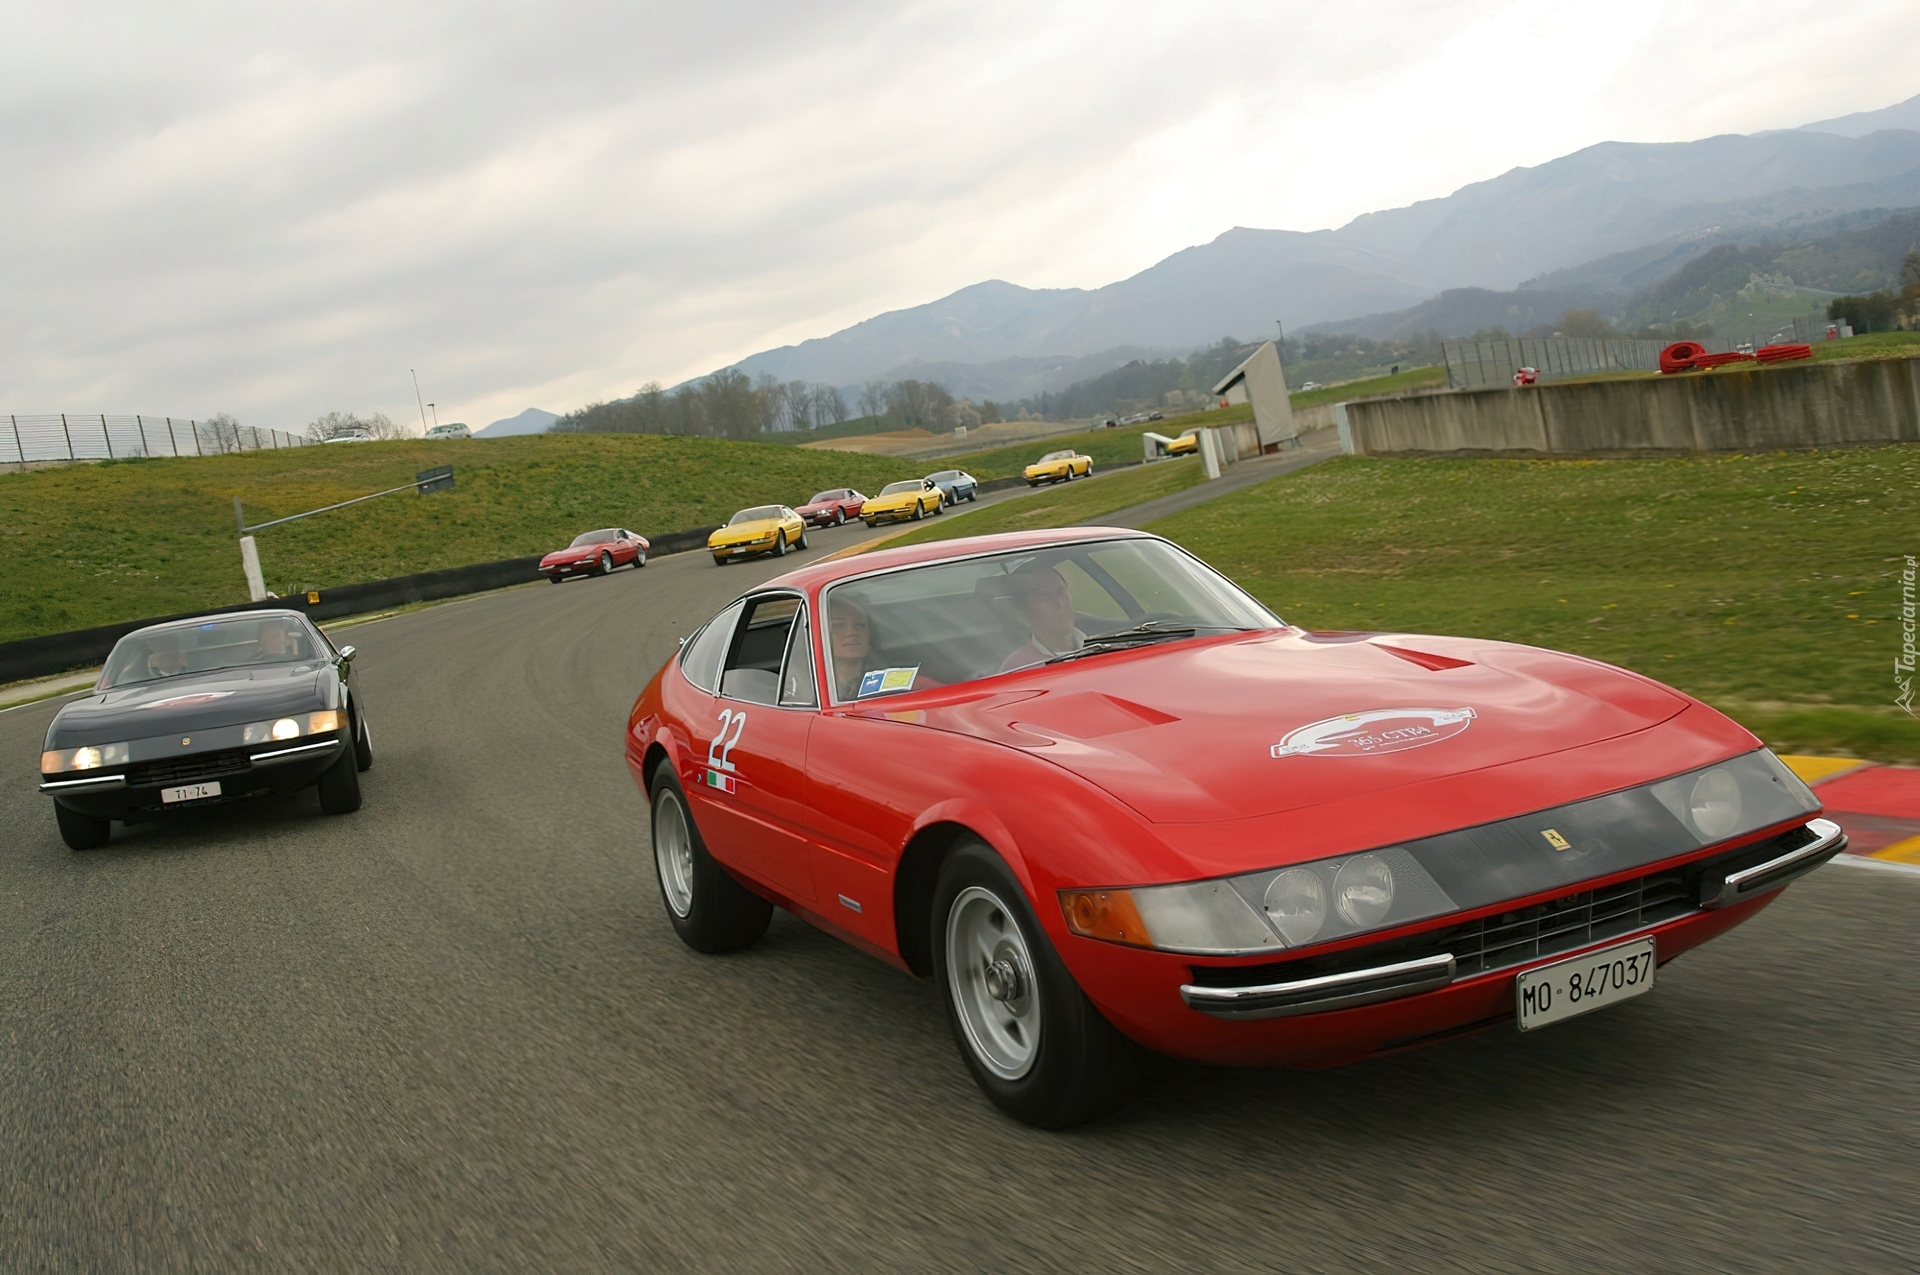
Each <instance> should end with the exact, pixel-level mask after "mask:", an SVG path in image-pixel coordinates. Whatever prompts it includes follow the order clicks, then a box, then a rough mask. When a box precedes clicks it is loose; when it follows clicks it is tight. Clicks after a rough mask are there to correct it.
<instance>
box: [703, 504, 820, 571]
mask: <svg viewBox="0 0 1920 1275" xmlns="http://www.w3.org/2000/svg"><path fill="white" fill-rule="evenodd" d="M806 547H807V520H806V519H804V518H802V517H801V516H800V515H799V514H797V513H795V512H793V510H791V509H789V508H787V507H786V506H785V505H755V506H754V507H753V508H752V509H742V510H741V511H740V512H739V513H737V514H735V515H734V516H733V517H731V518H729V519H727V525H726V526H724V527H721V528H718V529H717V530H715V531H714V533H713V534H712V535H710V536H708V537H707V551H708V552H709V553H711V554H713V561H714V565H715V566H721V567H724V566H726V565H727V564H728V563H729V562H732V561H733V560H734V559H736V558H747V557H751V556H752V555H754V554H756V553H770V554H772V555H774V556H775V557H776V558H780V557H785V556H786V553H787V551H788V550H789V549H804V548H806Z"/></svg>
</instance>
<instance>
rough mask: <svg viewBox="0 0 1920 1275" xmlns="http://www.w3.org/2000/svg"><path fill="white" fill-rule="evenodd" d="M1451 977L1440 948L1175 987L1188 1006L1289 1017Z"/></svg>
mask: <svg viewBox="0 0 1920 1275" xmlns="http://www.w3.org/2000/svg"><path fill="white" fill-rule="evenodd" d="M1451 982H1453V956H1452V955H1451V954H1450V953H1446V952H1442V953H1441V954H1440V955H1438V956H1425V957H1422V958H1420V959H1419V960H1417V961H1402V962H1400V963H1398V964H1396V965H1380V966H1376V967H1375V968H1373V969H1370V970H1353V971H1350V972H1349V973H1345V974H1326V975H1322V976H1321V977H1319V978H1302V979H1296V980H1294V981H1293V982H1290V983H1268V984H1266V985H1265V986H1262V987H1200V986H1197V985H1195V984H1192V983H1188V984H1185V985H1183V986H1182V987H1181V988H1180V999H1181V1000H1184V1001H1185V1002H1186V1003H1187V1006H1188V1008H1190V1009H1197V1010H1199V1011H1200V1012H1201V1013H1203V1014H1211V1015H1212V1016H1213V1017H1215V1018H1239V1019H1246V1018H1289V1017H1292V1016H1293V1015H1295V1014H1320V1013H1324V1012H1326V1011H1327V1010H1330V1009H1352V1008H1353V1007H1354V1006H1356V1005H1371V1004H1374V1003H1375V1002H1376V1001H1388V1000H1393V999H1395V998H1396V997H1400V996H1412V995H1414V994H1415V993H1416V992H1430V991H1433V990H1434V989H1435V988H1440V987H1445V986H1446V985H1447V984H1449V983H1451Z"/></svg>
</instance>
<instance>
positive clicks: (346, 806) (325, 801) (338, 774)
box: [317, 748, 360, 815]
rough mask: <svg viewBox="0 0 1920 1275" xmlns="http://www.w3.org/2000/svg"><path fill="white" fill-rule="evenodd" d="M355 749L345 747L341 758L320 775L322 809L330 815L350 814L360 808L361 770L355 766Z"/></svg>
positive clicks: (319, 785)
mask: <svg viewBox="0 0 1920 1275" xmlns="http://www.w3.org/2000/svg"><path fill="white" fill-rule="evenodd" d="M353 754H354V750H353V749H351V748H345V749H342V750H341V751H340V758H339V760H338V761H336V762H334V763H333V765H331V766H329V767H327V769H326V771H325V773H323V774H322V775H321V776H320V782H319V784H318V785H317V787H318V788H319V790H320V810H321V812H322V813H323V814H329V815H350V814H352V813H353V812H354V811H356V810H358V809H360V772H359V770H358V769H356V768H355V763H354V757H353Z"/></svg>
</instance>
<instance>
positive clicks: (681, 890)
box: [653, 765, 773, 955]
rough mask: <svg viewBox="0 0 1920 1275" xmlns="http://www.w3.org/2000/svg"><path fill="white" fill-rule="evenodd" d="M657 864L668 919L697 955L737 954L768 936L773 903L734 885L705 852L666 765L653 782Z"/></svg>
mask: <svg viewBox="0 0 1920 1275" xmlns="http://www.w3.org/2000/svg"><path fill="white" fill-rule="evenodd" d="M653 864H654V870H655V873H656V875H657V876H658V877H659V878H660V898H661V901H662V902H664V903H665V904H666V905H667V920H668V921H670V922H671V923H672V924H673V932H674V933H675V934H678V935H679V936H680V941H681V942H683V943H685V944H686V945H687V946H688V947H690V948H692V949H693V950H694V951H696V952H706V953H708V954H710V955H715V954H718V953H721V952H737V951H739V950H740V949H741V948H743V947H749V946H751V945H752V944H753V943H755V942H756V941H758V939H759V938H760V936H761V935H762V934H765V933H766V932H767V924H768V923H769V922H770V921H771V920H772V919H773V904H771V903H769V902H767V901H766V900H765V899H763V898H761V897H760V896H759V895H757V894H755V893H754V892H753V891H751V890H749V889H747V887H745V886H743V885H741V884H740V883H739V882H738V881H735V880H734V879H733V878H732V877H731V876H729V875H728V874H727V870H726V869H725V868H723V867H721V866H720V864H719V863H718V862H717V861H715V859H714V857H713V856H712V855H710V854H708V853H707V847H706V843H705V842H703V841H701V839H700V833H699V830H698V829H696V828H695V827H694V825H693V816H692V815H691V814H689V813H688V811H687V798H686V794H685V793H683V792H682V791H681V790H680V784H679V781H678V780H676V779H675V778H674V777H673V775H672V774H671V773H669V771H668V769H667V768H666V767H665V766H664V765H663V766H662V768H661V769H660V770H659V771H657V772H656V774H655V777H654V783H653Z"/></svg>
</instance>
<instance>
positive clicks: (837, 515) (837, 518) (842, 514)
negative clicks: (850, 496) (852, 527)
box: [833, 509, 847, 527]
mask: <svg viewBox="0 0 1920 1275" xmlns="http://www.w3.org/2000/svg"><path fill="white" fill-rule="evenodd" d="M846 520H847V511H846V510H844V509H836V510H834V511H833V525H834V526H836V527H838V526H840V525H841V524H842V523H844V522H846Z"/></svg>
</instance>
